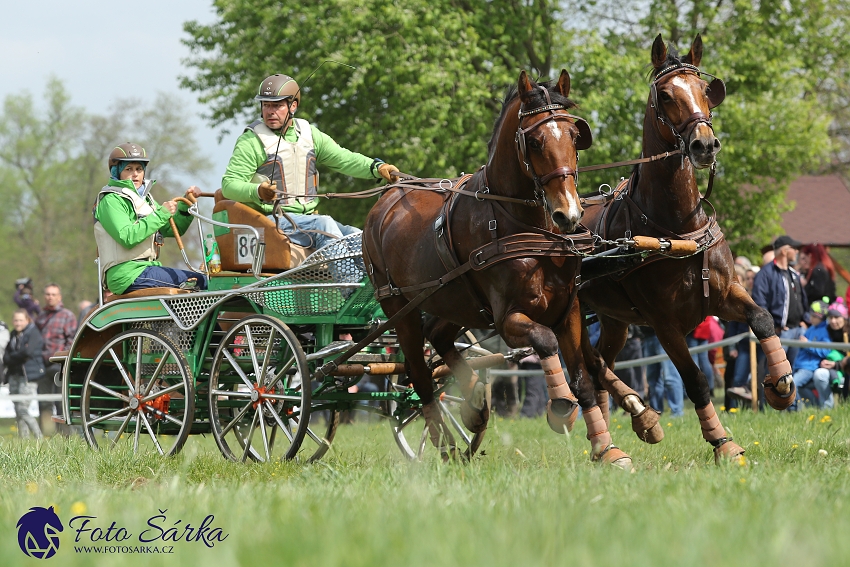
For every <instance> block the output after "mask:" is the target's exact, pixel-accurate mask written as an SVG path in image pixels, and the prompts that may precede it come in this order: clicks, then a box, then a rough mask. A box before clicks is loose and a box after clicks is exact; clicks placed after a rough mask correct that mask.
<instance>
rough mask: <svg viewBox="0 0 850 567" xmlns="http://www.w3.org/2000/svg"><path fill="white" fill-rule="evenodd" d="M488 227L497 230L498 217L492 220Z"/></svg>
mask: <svg viewBox="0 0 850 567" xmlns="http://www.w3.org/2000/svg"><path fill="white" fill-rule="evenodd" d="M488 228H489V230H496V219H493V220H491V221H490V223H489V225H488Z"/></svg>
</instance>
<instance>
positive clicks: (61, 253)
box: [0, 79, 210, 317]
mask: <svg viewBox="0 0 850 567" xmlns="http://www.w3.org/2000/svg"><path fill="white" fill-rule="evenodd" d="M127 140H133V141H137V142H139V143H141V144H142V145H143V146H145V147H146V149H147V150H148V151H149V153H150V154H151V155H152V156H153V159H154V161H153V163H152V166H151V169H150V171H151V174H152V177H154V178H157V179H158V180H161V181H164V187H163V186H160V183H159V182H158V183H157V187H158V188H157V190H156V193H155V195H156V197H157V199H158V200H160V201H163V200H165V199H167V198H170V197H173V196H176V195H178V194H182V193H183V192H185V188H183V187H181V188H180V189H175V190H173V191H172V190H169V189H168V187H169V186H170V187H174V188H177V187H180V185H178V179H179V178H183V177H186V176H196V175H199V174H200V172H201V171H203V170H205V169H209V168H210V164H209V162H208V161H207V160H206V159H205V158H202V157H200V156H199V152H198V146H197V144H196V142H195V137H194V132H193V131H192V129H191V128H190V127H189V126H188V125H187V123H186V120H185V118H184V117H183V115H182V114H181V112H180V102H179V100H178V99H175V98H174V97H173V96H169V95H165V94H160V95H158V96H157V98H156V100H155V101H154V102H153V104H151V105H150V106H145V105H142V104H141V103H139V102H138V101H132V100H124V101H118V102H117V103H116V105H115V109H114V110H113V112H112V113H111V114H109V115H92V114H89V113H87V112H85V111H84V110H83V109H82V108H80V107H77V106H75V105H73V103H72V102H71V98H70V95H69V93H68V92H67V90H66V89H65V87H64V85H63V84H62V82H61V81H59V80H58V79H51V80H50V81H48V83H47V86H46V89H45V94H44V97H43V99H42V100H39V99H36V98H34V97H33V96H32V95H31V94H30V93H22V94H19V95H13V96H9V97H7V98H6V99H5V101H4V102H3V107H2V114H0V238H2V241H3V246H2V248H0V264H2V265H3V266H4V269H3V271H2V272H0V290H5V291H2V292H0V314H2V315H3V316H6V317H8V316H9V314H10V313H11V310H12V309H14V307H15V306H14V303H13V302H12V294H13V290H14V286H13V282H14V280H15V279H17V278H20V277H25V276H27V277H31V278H32V279H33V280H34V283H35V290H34V293H35V296H36V297H37V298H40V297H41V289H42V287H43V286H44V285H45V284H47V283H48V282H56V283H58V284H59V285H60V286H61V287H62V290H63V299H64V301H65V304H66V305H67V306H68V307H70V308H71V309H76V303H77V302H78V301H79V300H81V299H90V300H91V299H96V298H97V272H96V269H95V264H94V259H95V258H96V256H97V250H96V247H95V243H94V232H93V228H92V222H93V221H92V214H91V209H92V205H93V204H94V199H95V197H96V195H97V193H98V191H99V190H100V188H101V187H103V185H105V184H106V182H107V180H108V179H109V174H108V173H107V169H106V157H107V156H108V155H109V152H110V151H111V150H112V148H113V147H115V146H116V145H117V144H120V143H122V142H125V141H127ZM169 247H174V246H173V244H172V243H171V242H170V241H169V243H168V244H167V245H166V247H165V249H166V250H167V249H169ZM169 257H170V258H175V260H174V261H175V262H176V257H179V254H178V255H174V254H173V252H172V253H171V254H169ZM164 261H169V260H165V259H164ZM174 265H177V264H176V263H174Z"/></svg>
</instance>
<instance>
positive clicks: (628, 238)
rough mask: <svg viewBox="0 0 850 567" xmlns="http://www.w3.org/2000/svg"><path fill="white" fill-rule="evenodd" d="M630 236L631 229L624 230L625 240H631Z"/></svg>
mask: <svg viewBox="0 0 850 567" xmlns="http://www.w3.org/2000/svg"><path fill="white" fill-rule="evenodd" d="M631 238H632V231H631V230H627V231H626V240H631Z"/></svg>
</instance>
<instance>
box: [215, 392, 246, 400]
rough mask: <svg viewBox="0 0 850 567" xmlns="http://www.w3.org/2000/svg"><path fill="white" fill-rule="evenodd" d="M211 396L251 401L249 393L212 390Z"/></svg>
mask: <svg viewBox="0 0 850 567" xmlns="http://www.w3.org/2000/svg"><path fill="white" fill-rule="evenodd" d="M212 394H213V396H226V397H228V398H237V399H245V400H250V399H251V392H235V391H233V390H213V391H212Z"/></svg>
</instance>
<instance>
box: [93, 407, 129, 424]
mask: <svg viewBox="0 0 850 567" xmlns="http://www.w3.org/2000/svg"><path fill="white" fill-rule="evenodd" d="M125 411H130V408H128V407H124V408H121V409H119V410H115V411H114V412H112V413H108V414H106V415H102V416H100V417H98V418H95V419H93V420H91V421H89V422H88V425H89V427H90V426H92V425H97V424H98V423H100V422H101V421H106V420H107V419H112V418H113V417H118V416H119V415H121V414H122V413H124V412H125Z"/></svg>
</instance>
